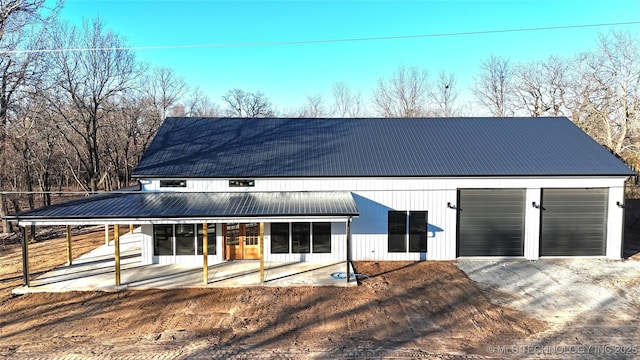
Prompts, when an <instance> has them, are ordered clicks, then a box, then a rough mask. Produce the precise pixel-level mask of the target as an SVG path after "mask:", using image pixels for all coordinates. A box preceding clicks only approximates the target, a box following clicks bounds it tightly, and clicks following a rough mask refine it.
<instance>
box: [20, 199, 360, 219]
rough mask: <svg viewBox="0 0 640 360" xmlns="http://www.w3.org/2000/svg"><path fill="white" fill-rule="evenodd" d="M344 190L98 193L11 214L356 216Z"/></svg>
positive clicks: (47, 216)
mask: <svg viewBox="0 0 640 360" xmlns="http://www.w3.org/2000/svg"><path fill="white" fill-rule="evenodd" d="M357 215H358V209H357V208H356V204H355V201H354V200H353V197H352V196H351V193H348V192H227V193H185V192H170V193H168V192H164V193H161V192H134V193H119V194H115V193H114V194H100V195H95V196H89V197H86V198H84V199H79V200H72V201H68V202H65V203H61V204H58V205H52V206H48V207H44V208H40V209H35V210H32V211H27V212H23V213H21V214H19V215H18V216H15V217H14V218H19V219H20V220H29V219H38V220H42V219H80V220H82V219H119V218H139V219H144V218H224V217H234V218H235V217H276V216H285V217H286V216H291V217H298V216H319V217H328V216H357Z"/></svg>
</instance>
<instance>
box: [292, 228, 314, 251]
mask: <svg viewBox="0 0 640 360" xmlns="http://www.w3.org/2000/svg"><path fill="white" fill-rule="evenodd" d="M291 252H292V253H294V254H301V253H303V254H306V253H310V252H311V223H293V224H291Z"/></svg>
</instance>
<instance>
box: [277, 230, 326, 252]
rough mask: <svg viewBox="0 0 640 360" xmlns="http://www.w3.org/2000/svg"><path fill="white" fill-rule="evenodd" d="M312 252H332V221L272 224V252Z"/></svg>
mask: <svg viewBox="0 0 640 360" xmlns="http://www.w3.org/2000/svg"><path fill="white" fill-rule="evenodd" d="M289 230H291V231H289ZM289 235H291V236H289ZM312 252H313V253H314V254H323V253H324V254H326V253H331V223H328V222H327V223H272V224H271V253H272V254H309V253H312Z"/></svg>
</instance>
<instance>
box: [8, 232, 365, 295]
mask: <svg viewBox="0 0 640 360" xmlns="http://www.w3.org/2000/svg"><path fill="white" fill-rule="evenodd" d="M113 253H114V248H113V244H112V243H111V244H109V245H103V246H101V247H99V248H97V249H95V250H93V251H91V252H89V253H87V254H85V255H83V256H81V257H79V258H77V259H75V260H74V261H73V265H64V266H60V267H58V268H56V269H53V270H52V271H49V272H47V273H45V274H43V275H41V276H39V277H37V278H33V279H31V286H29V287H20V288H17V289H14V290H13V294H16V295H19V294H27V293H34V292H62V291H96V290H98V291H118V290H122V289H176V288H204V287H205V285H204V284H203V279H202V276H203V269H202V266H199V265H185V264H171V265H160V264H153V265H144V264H142V262H141V260H142V257H141V246H140V235H139V234H136V233H134V234H126V235H123V236H122V237H121V239H120V267H121V274H120V280H121V286H119V287H116V286H115V261H114V255H113ZM345 268H346V263H345V262H337V263H336V262H333V263H316V262H288V263H284V262H265V282H264V283H262V284H261V283H260V262H259V261H258V260H239V261H228V262H223V263H219V264H212V265H210V266H209V268H208V269H209V283H208V284H207V286H206V287H245V286H355V285H357V282H356V281H355V280H353V279H351V280H350V281H349V282H347V281H346V279H345V278H344V274H345ZM349 268H350V272H351V273H352V274H353V267H352V266H351V264H350V265H349Z"/></svg>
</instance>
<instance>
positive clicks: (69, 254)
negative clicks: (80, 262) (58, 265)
mask: <svg viewBox="0 0 640 360" xmlns="http://www.w3.org/2000/svg"><path fill="white" fill-rule="evenodd" d="M67 265H73V254H72V252H71V225H67Z"/></svg>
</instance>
